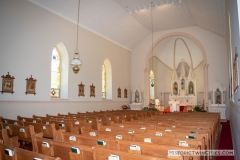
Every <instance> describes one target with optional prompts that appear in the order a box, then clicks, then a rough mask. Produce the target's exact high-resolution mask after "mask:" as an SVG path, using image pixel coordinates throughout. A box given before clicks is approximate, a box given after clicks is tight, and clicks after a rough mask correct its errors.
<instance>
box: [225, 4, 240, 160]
mask: <svg viewBox="0 0 240 160" xmlns="http://www.w3.org/2000/svg"><path fill="white" fill-rule="evenodd" d="M225 2H226V22H227V25H226V27H227V29H226V40H227V49H228V55H229V59H230V57H232V62H234V55H235V47H237V48H238V52H239V50H240V38H239V27H240V25H239V14H240V13H239V8H240V1H239V0H226V1H225ZM229 15H230V22H231V29H229ZM229 31H231V33H229ZM230 34H231V36H230ZM230 38H231V39H230ZM230 42H231V43H230ZM231 50H232V53H231ZM231 54H232V56H230V55H231ZM238 63H239V58H238ZM229 67H230V68H232V67H233V64H231V63H230V64H229ZM239 75H240V73H239ZM228 78H229V79H230V76H229V77H228ZM239 97H240V92H239V91H238V92H237V93H235V94H234V95H233V99H234V102H233V103H230V104H231V105H230V122H231V130H232V139H233V145H234V146H233V147H234V149H235V150H234V151H235V159H236V160H237V159H239V158H240V137H239V135H240V101H238V99H239Z"/></svg>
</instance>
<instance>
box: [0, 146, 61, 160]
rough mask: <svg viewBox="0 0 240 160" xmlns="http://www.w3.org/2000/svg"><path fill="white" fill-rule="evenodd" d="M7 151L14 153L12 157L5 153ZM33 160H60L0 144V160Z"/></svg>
mask: <svg viewBox="0 0 240 160" xmlns="http://www.w3.org/2000/svg"><path fill="white" fill-rule="evenodd" d="M7 149H8V150H11V151H13V152H14V154H13V156H8V155H7V154H6V153H5V150H7ZM34 158H40V159H42V160H61V159H60V158H56V157H51V156H46V155H43V154H39V153H36V152H31V151H28V150H25V149H21V148H18V147H14V146H11V145H6V144H0V160H33V159H34Z"/></svg>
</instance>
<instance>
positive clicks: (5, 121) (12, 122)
mask: <svg viewBox="0 0 240 160" xmlns="http://www.w3.org/2000/svg"><path fill="white" fill-rule="evenodd" d="M1 122H3V123H8V124H14V125H19V126H23V122H22V121H18V120H13V119H7V118H2V121H1Z"/></svg>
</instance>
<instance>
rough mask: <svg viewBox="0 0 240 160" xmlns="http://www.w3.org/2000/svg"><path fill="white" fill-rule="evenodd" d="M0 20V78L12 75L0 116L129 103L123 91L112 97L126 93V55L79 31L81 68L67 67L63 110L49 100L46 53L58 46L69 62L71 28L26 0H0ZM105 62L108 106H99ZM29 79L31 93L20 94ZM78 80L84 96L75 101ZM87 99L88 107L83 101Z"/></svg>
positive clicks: (1, 96)
mask: <svg viewBox="0 0 240 160" xmlns="http://www.w3.org/2000/svg"><path fill="white" fill-rule="evenodd" d="M0 22H1V23H0V28H1V29H0V54H1V58H0V74H1V75H6V74H7V72H10V74H11V75H12V76H14V77H15V80H14V92H15V93H14V94H9V93H4V94H0V115H2V116H4V117H6V118H9V117H11V118H13V117H14V116H15V115H17V114H21V113H23V112H18V113H12V111H13V110H14V109H13V108H15V109H17V110H19V109H21V110H22V111H24V113H25V116H31V115H32V114H33V113H35V114H38V113H39V114H43V113H55V114H57V113H60V112H65V113H67V111H69V112H71V111H76V110H78V111H83V112H84V111H86V110H93V109H94V108H91V107H93V106H95V107H96V110H97V109H99V110H100V109H107V108H108V109H116V108H118V109H120V107H121V105H123V104H126V103H128V102H129V98H123V92H122V98H117V89H118V88H119V87H120V88H121V89H122V90H124V89H125V88H126V89H128V91H130V70H129V68H130V59H131V55H130V53H131V52H130V51H128V50H126V49H124V48H122V47H120V46H118V45H116V44H114V43H112V42H110V41H108V40H106V39H104V38H102V37H100V36H98V35H96V34H94V33H92V32H89V31H87V30H85V29H83V28H81V27H79V45H78V46H79V51H80V59H81V61H82V68H81V70H80V72H79V73H78V74H74V73H73V72H72V70H71V68H69V77H68V85H69V86H68V89H69V90H68V99H67V100H66V101H67V103H65V102H64V104H66V105H65V108H64V106H63V105H62V101H56V100H51V99H50V75H51V72H50V65H51V52H52V49H53V47H54V46H55V45H57V44H58V43H59V42H62V43H63V44H64V45H65V46H66V49H67V52H68V54H69V60H72V58H73V53H74V49H75V47H76V46H75V45H76V25H75V24H73V23H71V22H69V21H67V20H65V19H63V18H60V17H58V16H56V15H54V14H52V13H50V12H48V11H46V10H44V9H42V8H40V7H38V6H36V5H34V4H32V3H30V2H28V1H27V0H21V1H19V0H11V1H1V2H0ZM106 58H108V59H109V61H110V63H111V66H112V92H113V93H112V101H111V102H108V101H103V102H102V98H101V84H102V81H101V69H102V64H103V62H104V60H105V59H106ZM30 75H32V76H33V78H36V79H37V84H36V93H37V94H36V95H25V91H26V90H25V88H26V80H25V79H26V78H29V77H30ZM81 82H82V83H83V84H84V85H85V97H78V84H80V83H81ZM0 83H1V81H0ZM92 83H93V85H95V86H96V97H90V96H89V95H90V94H89V93H90V88H89V86H90V85H91V84H92ZM128 94H129V95H130V92H128ZM128 97H130V96H128ZM22 101H24V103H22ZM29 101H31V103H30V102H29ZM52 101H54V102H52ZM89 101H91V105H90V103H87V102H89ZM25 102H26V103H25ZM93 102H95V103H94V104H93ZM112 102H116V103H112ZM19 103H20V104H21V105H19ZM29 103H30V104H31V105H29ZM25 104H26V105H25ZM77 104H78V105H77ZM109 104H111V105H109ZM29 106H31V107H29ZM59 106H62V107H59ZM38 107H40V108H43V110H41V111H40V109H39V108H38ZM10 111H11V113H10Z"/></svg>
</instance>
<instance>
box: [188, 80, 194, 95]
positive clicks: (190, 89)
mask: <svg viewBox="0 0 240 160" xmlns="http://www.w3.org/2000/svg"><path fill="white" fill-rule="evenodd" d="M189 94H193V83H192V82H190V83H189Z"/></svg>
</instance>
